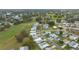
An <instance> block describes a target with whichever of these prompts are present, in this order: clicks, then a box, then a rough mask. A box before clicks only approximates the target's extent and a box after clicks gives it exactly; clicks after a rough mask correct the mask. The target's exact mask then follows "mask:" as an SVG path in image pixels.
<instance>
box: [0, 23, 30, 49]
mask: <svg viewBox="0 0 79 59" xmlns="http://www.w3.org/2000/svg"><path fill="white" fill-rule="evenodd" d="M29 26H30V24H29V23H22V24H19V25H14V26H12V27H10V28H8V30H6V31H3V32H0V49H7V48H9V47H8V46H16V45H18V44H17V43H16V40H15V38H14V37H15V35H17V34H19V33H20V32H21V31H22V30H23V29H28V28H29ZM15 44H16V45H15Z"/></svg>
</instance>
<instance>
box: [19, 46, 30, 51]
mask: <svg viewBox="0 0 79 59" xmlns="http://www.w3.org/2000/svg"><path fill="white" fill-rule="evenodd" d="M19 50H29V47H28V46H23V47H20V48H19Z"/></svg>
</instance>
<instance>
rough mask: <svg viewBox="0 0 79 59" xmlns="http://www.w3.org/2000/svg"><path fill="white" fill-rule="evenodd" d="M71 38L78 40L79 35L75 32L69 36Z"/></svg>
mask: <svg viewBox="0 0 79 59" xmlns="http://www.w3.org/2000/svg"><path fill="white" fill-rule="evenodd" d="M69 38H70V39H71V40H76V39H78V38H79V36H78V35H75V34H73V35H70V36H69Z"/></svg>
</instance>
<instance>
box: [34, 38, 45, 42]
mask: <svg viewBox="0 0 79 59" xmlns="http://www.w3.org/2000/svg"><path fill="white" fill-rule="evenodd" d="M34 41H35V42H36V43H41V42H43V41H44V40H43V39H41V38H37V39H34Z"/></svg>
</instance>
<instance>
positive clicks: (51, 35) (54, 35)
mask: <svg viewBox="0 0 79 59" xmlns="http://www.w3.org/2000/svg"><path fill="white" fill-rule="evenodd" d="M49 36H50V37H52V38H53V39H54V40H57V41H59V40H60V38H59V37H58V36H57V35H56V34H50V35H49Z"/></svg>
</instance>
